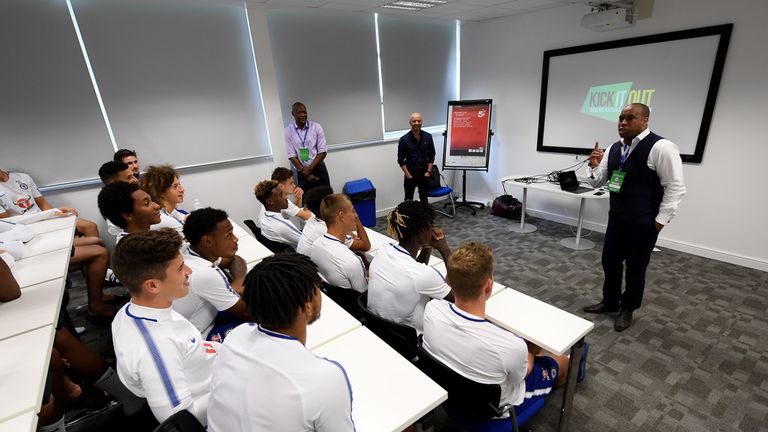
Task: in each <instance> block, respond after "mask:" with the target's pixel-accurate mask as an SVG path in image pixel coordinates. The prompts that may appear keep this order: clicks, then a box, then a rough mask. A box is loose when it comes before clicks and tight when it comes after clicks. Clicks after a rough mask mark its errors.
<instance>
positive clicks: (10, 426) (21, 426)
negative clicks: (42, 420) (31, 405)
mask: <svg viewBox="0 0 768 432" xmlns="http://www.w3.org/2000/svg"><path fill="white" fill-rule="evenodd" d="M36 429H37V414H35V412H34V411H33V410H28V411H25V412H24V413H22V414H19V415H17V416H15V417H11V418H10V419H8V420H4V421H0V432H35V430H36Z"/></svg>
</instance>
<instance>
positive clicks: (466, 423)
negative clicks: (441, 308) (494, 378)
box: [416, 337, 543, 432]
mask: <svg viewBox="0 0 768 432" xmlns="http://www.w3.org/2000/svg"><path fill="white" fill-rule="evenodd" d="M416 365H417V366H418V368H419V369H421V371H422V372H424V373H425V374H426V375H427V376H428V377H430V378H432V379H433V380H435V382H436V383H437V384H439V385H440V386H441V387H443V388H444V389H445V390H446V391H447V392H448V400H447V401H445V402H444V403H443V408H444V409H445V412H446V413H447V414H448V416H449V417H450V418H451V419H452V420H453V421H455V422H456V423H458V425H459V426H461V427H462V428H463V429H466V430H469V431H471V432H502V431H514V432H519V429H518V424H517V417H516V416H515V410H514V409H513V407H512V405H509V404H506V405H503V406H499V401H500V399H501V386H500V385H499V384H481V383H478V382H476V381H472V380H471V379H469V378H466V377H464V376H463V375H461V374H459V373H457V372H455V371H454V370H453V369H451V368H450V367H448V366H446V365H445V364H444V363H442V362H441V361H440V360H437V359H436V358H435V357H433V356H432V355H431V354H430V353H429V352H428V351H427V350H426V349H424V348H423V347H422V346H421V337H419V361H418V362H417V363H416ZM542 402H543V401H542ZM542 405H543V403H542ZM539 408H540V407H539ZM537 411H538V410H537ZM506 412H508V413H509V418H508V419H494V418H495V417H500V416H502V415H503V414H504V413H506ZM528 417H530V416H528Z"/></svg>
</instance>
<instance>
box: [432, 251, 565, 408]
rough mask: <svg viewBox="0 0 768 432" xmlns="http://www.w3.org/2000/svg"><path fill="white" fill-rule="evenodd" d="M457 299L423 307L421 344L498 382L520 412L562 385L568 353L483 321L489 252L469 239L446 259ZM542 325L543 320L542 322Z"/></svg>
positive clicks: (483, 379) (475, 376) (472, 375)
mask: <svg viewBox="0 0 768 432" xmlns="http://www.w3.org/2000/svg"><path fill="white" fill-rule="evenodd" d="M446 266H447V267H448V276H447V281H448V284H449V285H450V286H451V288H452V289H453V293H454V296H455V297H456V303H455V304H452V303H449V302H447V301H445V300H432V301H430V302H429V303H428V304H427V307H426V309H425V310H424V348H425V349H426V350H427V351H428V352H429V353H430V354H432V355H433V356H434V357H435V358H437V359H438V360H440V361H441V362H442V363H444V364H445V365H446V366H448V367H450V368H451V369H453V370H454V371H456V372H458V373H459V374H460V375H462V376H464V377H466V378H469V379H471V380H473V381H476V382H479V383H484V384H500V385H501V400H500V404H502V405H503V404H512V405H515V410H516V411H520V410H522V409H525V407H527V406H529V405H530V404H532V403H534V402H535V401H536V400H538V399H540V398H543V397H545V396H546V395H548V394H549V393H550V391H551V390H552V388H553V387H558V386H560V385H562V384H564V383H565V379H566V375H567V372H568V357H567V356H546V355H543V354H541V351H542V350H541V348H539V347H537V346H536V345H534V344H532V343H527V346H526V341H525V340H523V339H522V338H520V337H518V336H516V335H515V334H513V333H511V332H509V331H507V330H504V329H502V328H501V327H498V326H496V325H494V324H492V323H491V322H489V321H488V320H486V319H485V303H486V300H488V298H489V297H490V296H491V291H492V290H493V254H492V253H491V250H490V249H489V248H488V247H486V246H484V245H482V244H479V243H468V244H465V245H463V246H461V247H460V248H458V249H456V250H455V251H453V253H452V254H451V256H450V258H448V260H446ZM542 325H546V323H542Z"/></svg>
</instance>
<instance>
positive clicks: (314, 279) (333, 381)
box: [208, 253, 354, 432]
mask: <svg viewBox="0 0 768 432" xmlns="http://www.w3.org/2000/svg"><path fill="white" fill-rule="evenodd" d="M320 284H321V281H320V277H319V276H318V273H317V266H315V265H314V264H313V263H312V261H310V260H309V258H307V257H306V256H304V255H301V254H298V253H284V254H277V255H275V256H272V257H269V258H264V260H263V261H261V262H260V263H259V264H257V265H256V266H255V267H254V268H253V269H252V270H251V271H250V272H249V273H248V276H247V277H246V278H245V291H244V293H243V298H244V299H245V303H246V305H247V306H248V312H249V313H250V315H251V317H252V320H253V322H252V323H249V324H244V325H241V326H239V327H237V328H236V329H234V330H232V332H230V333H229V336H227V339H226V340H225V341H224V344H223V345H222V347H221V350H220V351H221V354H220V357H219V359H218V360H217V361H216V364H215V365H214V368H213V377H212V379H211V382H212V385H211V396H210V409H209V410H208V430H209V431H211V432H246V431H252V430H270V431H318V432H322V431H333V432H337V431H339V432H344V431H352V430H354V423H353V422H352V393H351V390H350V389H351V387H350V386H349V380H348V379H347V374H346V372H345V371H344V368H343V367H341V365H339V364H338V363H336V362H334V361H331V360H327V359H324V358H321V357H317V356H315V355H314V354H312V352H311V351H309V350H308V349H307V348H306V347H305V346H304V344H305V343H306V340H307V325H308V324H311V323H312V322H314V321H315V320H317V319H318V318H319V317H320V306H321V299H322V297H321V295H320Z"/></svg>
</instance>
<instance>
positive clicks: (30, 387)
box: [0, 326, 53, 422]
mask: <svg viewBox="0 0 768 432" xmlns="http://www.w3.org/2000/svg"><path fill="white" fill-rule="evenodd" d="M52 346H53V326H45V327H42V328H39V329H37V330H32V331H29V332H27V333H24V334H22V335H20V336H14V337H11V338H8V339H4V340H2V341H0V353H2V355H0V422H2V421H6V420H8V419H11V418H13V417H16V416H18V415H20V414H23V413H25V411H29V410H32V411H34V412H35V413H37V412H38V411H39V410H40V405H41V403H42V398H43V388H44V387H45V379H46V376H47V373H46V372H47V371H48V363H49V362H50V360H51V348H52Z"/></svg>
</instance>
